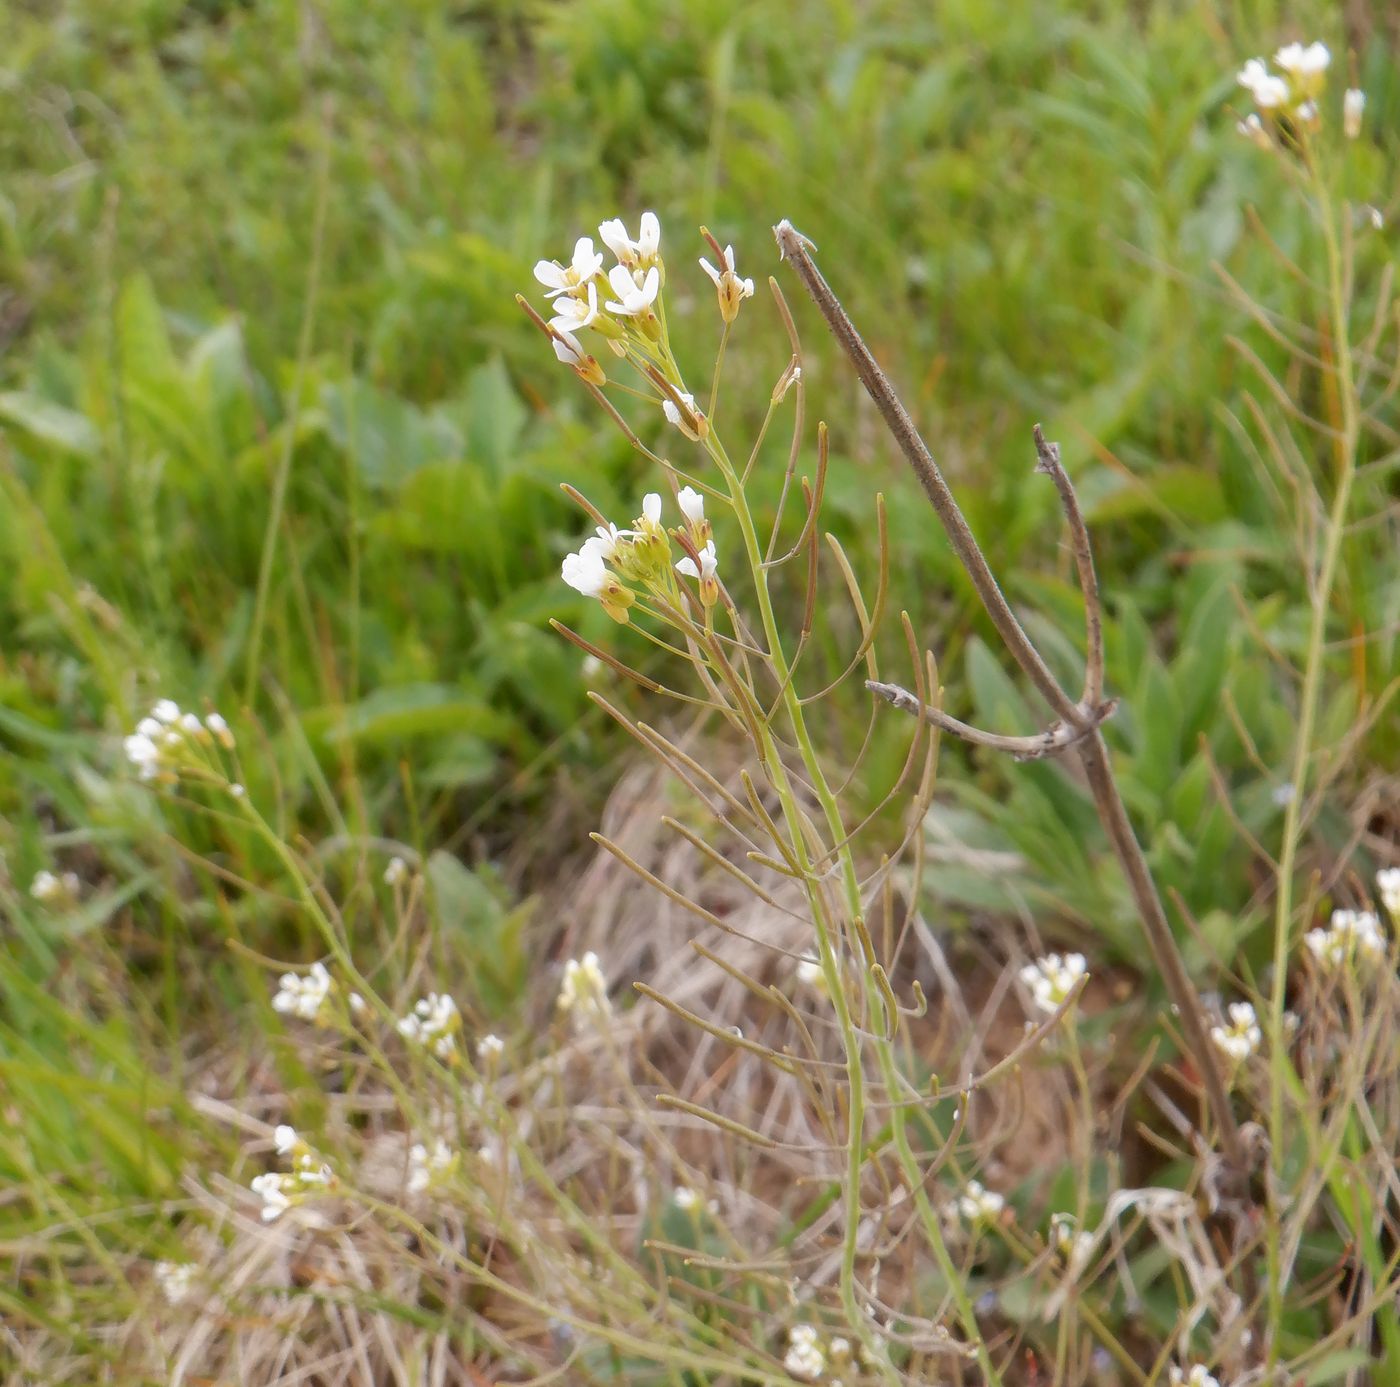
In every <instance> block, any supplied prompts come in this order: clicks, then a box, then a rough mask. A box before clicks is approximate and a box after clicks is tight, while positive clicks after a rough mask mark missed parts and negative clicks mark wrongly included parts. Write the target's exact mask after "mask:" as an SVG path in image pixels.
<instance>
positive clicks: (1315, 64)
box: [1274, 43, 1332, 77]
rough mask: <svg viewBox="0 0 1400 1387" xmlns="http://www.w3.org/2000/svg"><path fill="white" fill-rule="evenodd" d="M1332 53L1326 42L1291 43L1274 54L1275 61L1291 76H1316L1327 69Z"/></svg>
mask: <svg viewBox="0 0 1400 1387" xmlns="http://www.w3.org/2000/svg"><path fill="white" fill-rule="evenodd" d="M1331 61H1332V55H1331V53H1329V52H1328V51H1327V45H1326V44H1324V43H1310V44H1308V45H1307V47H1306V48H1305V47H1304V46H1303V45H1302V44H1301V43H1290V44H1288V45H1287V46H1286V47H1284V48H1280V49H1279V51H1278V52H1277V53H1275V54H1274V62H1276V63H1277V64H1278V65H1279V67H1281V68H1282V69H1283V70H1284V71H1285V72H1286V73H1288V74H1289V75H1290V76H1291V77H1316V76H1317V75H1319V74H1320V73H1323V72H1326V71H1327V65H1328V63H1330V62H1331Z"/></svg>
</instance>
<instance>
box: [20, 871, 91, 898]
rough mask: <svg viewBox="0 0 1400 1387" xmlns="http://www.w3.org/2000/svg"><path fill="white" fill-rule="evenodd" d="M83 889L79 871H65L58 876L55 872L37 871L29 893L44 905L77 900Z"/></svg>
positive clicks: (30, 884)
mask: <svg viewBox="0 0 1400 1387" xmlns="http://www.w3.org/2000/svg"><path fill="white" fill-rule="evenodd" d="M82 889H83V883H82V878H81V877H79V876H78V874H77V872H64V873H63V875H62V876H56V875H55V874H54V873H53V872H36V873H35V874H34V880H33V881H31V882H30V883H29V894H30V895H31V896H33V897H34V899H35V900H36V901H41V902H42V903H43V904H44V905H55V904H58V903H59V902H64V903H67V902H71V901H75V900H77V898H78V895H79V893H80V892H81V891H82Z"/></svg>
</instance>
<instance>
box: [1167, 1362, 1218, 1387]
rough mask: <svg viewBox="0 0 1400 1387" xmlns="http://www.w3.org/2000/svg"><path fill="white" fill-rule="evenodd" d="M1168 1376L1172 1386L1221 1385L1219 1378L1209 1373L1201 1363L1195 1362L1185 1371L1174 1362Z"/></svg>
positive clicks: (1208, 1386) (1200, 1386)
mask: <svg viewBox="0 0 1400 1387" xmlns="http://www.w3.org/2000/svg"><path fill="white" fill-rule="evenodd" d="M1168 1378H1169V1380H1170V1382H1171V1385H1172V1387H1220V1381H1219V1379H1218V1378H1216V1377H1215V1376H1213V1375H1212V1374H1211V1373H1208V1372H1207V1371H1206V1369H1205V1367H1204V1365H1203V1364H1200V1363H1196V1364H1193V1365H1192V1367H1191V1368H1189V1369H1188V1370H1187V1371H1185V1372H1183V1371H1182V1370H1181V1369H1180V1368H1178V1367H1177V1366H1176V1365H1175V1364H1173V1365H1172V1369H1171V1372H1170V1373H1169V1374H1168Z"/></svg>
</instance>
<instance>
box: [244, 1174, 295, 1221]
mask: <svg viewBox="0 0 1400 1387" xmlns="http://www.w3.org/2000/svg"><path fill="white" fill-rule="evenodd" d="M286 1178H287V1177H286V1176H283V1175H278V1174H277V1173H276V1172H275V1171H268V1173H267V1174H266V1175H255V1176H254V1177H253V1180H252V1190H253V1193H254V1194H256V1195H260V1196H261V1197H262V1202H263V1207H262V1220H263V1222H264V1223H271V1222H272V1221H273V1219H275V1218H280V1217H281V1215H282V1214H284V1213H285V1212H286V1211H287V1210H288V1209H290V1208H291V1207H292V1201H291V1200H290V1199H289V1198H288V1197H287V1191H286V1190H285V1189H284V1188H283V1181H284V1180H285V1179H286Z"/></svg>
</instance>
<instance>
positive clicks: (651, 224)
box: [598, 212, 661, 269]
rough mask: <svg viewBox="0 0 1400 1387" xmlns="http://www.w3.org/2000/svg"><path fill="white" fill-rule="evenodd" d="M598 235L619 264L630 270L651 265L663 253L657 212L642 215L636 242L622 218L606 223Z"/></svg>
mask: <svg viewBox="0 0 1400 1387" xmlns="http://www.w3.org/2000/svg"><path fill="white" fill-rule="evenodd" d="M598 235H599V236H601V237H602V239H603V244H604V245H605V246H607V248H608V249H609V250H610V251H612V253H613V254H614V255H615V256H617V258H618V260H619V262H620V263H621V264H623V265H625V266H627V267H628V268H629V269H633V268H636V267H637V266H638V265H650V264H651V263H652V262H653V261H655V260H656V258H657V257H658V256H659V255H660V253H661V223H660V221H658V220H657V216H656V213H655V212H643V213H642V224H641V228H640V230H639V231H638V232H637V239H636V240H635V241H634V240H633V239H632V238H631V237H630V236H629V235H628V234H627V228H626V227H625V226H623V224H622V218H621V217H614V218H613V219H612V220H611V221H607V222H604V223H603V224H602V226H600V227H599V228H598Z"/></svg>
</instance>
